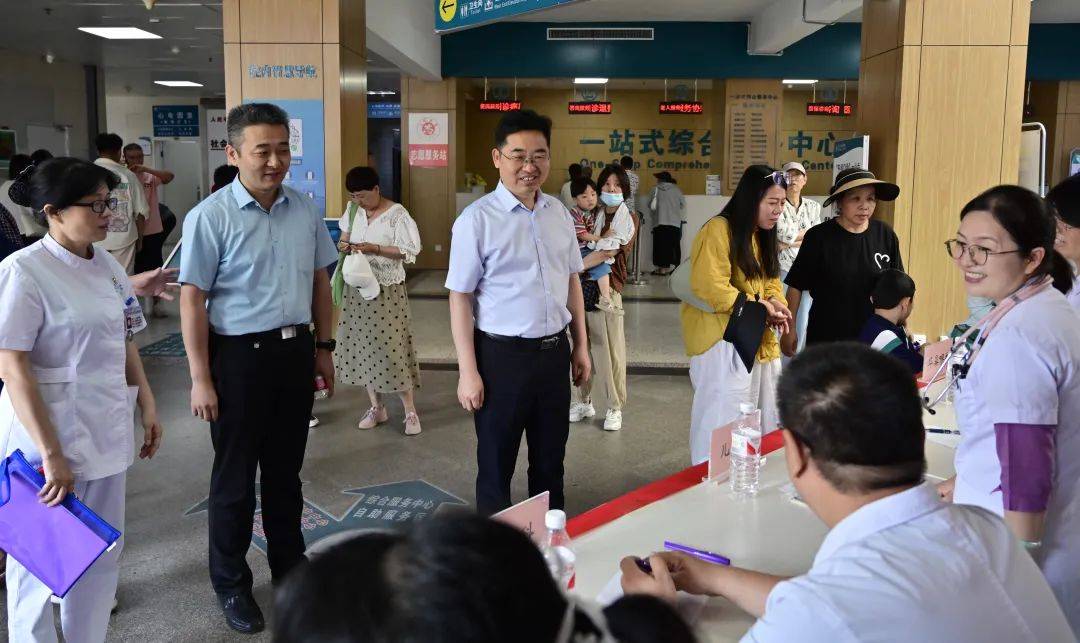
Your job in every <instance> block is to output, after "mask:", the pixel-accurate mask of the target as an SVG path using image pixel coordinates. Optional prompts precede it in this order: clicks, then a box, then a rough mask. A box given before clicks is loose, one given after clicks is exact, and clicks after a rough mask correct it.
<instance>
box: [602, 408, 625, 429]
mask: <svg viewBox="0 0 1080 643" xmlns="http://www.w3.org/2000/svg"><path fill="white" fill-rule="evenodd" d="M621 428H622V411H620V410H619V409H608V412H607V417H606V418H604V430H605V431H618V430H619V429H621Z"/></svg>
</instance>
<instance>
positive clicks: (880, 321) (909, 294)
mask: <svg viewBox="0 0 1080 643" xmlns="http://www.w3.org/2000/svg"><path fill="white" fill-rule="evenodd" d="M870 301H871V302H873V304H874V313H873V314H872V315H870V318H869V319H867V320H866V324H864V325H863V329H862V333H860V334H859V341H860V342H862V343H864V344H869V345H870V346H871V348H874V349H875V350H879V351H881V352H883V353H888V354H889V355H892V356H893V357H896V358H897V359H899V360H900V361H902V362H904V364H906V365H907V366H908V367H909V368H910V369H911V372H912V374H918V373H920V372H922V370H923V356H922V347H921V346H919V345H918V344H916V343H915V342H913V341H912V340H911V337H910V336H909V335H908V333H907V329H906V328H905V325H906V324H907V320H908V317H910V316H911V311H912V309H913V308H914V307H915V282H914V281H913V280H912V279H911V277H910V276H909V275H908V274H907V273H905V272H904V271H902V270H895V269H893V270H886V271H884V272H882V273H881V275H879V276H878V279H877V282H876V283H875V284H874V289H873V290H872V291H871V292H870Z"/></svg>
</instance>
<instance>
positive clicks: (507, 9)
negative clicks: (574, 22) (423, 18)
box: [435, 0, 580, 33]
mask: <svg viewBox="0 0 1080 643" xmlns="http://www.w3.org/2000/svg"><path fill="white" fill-rule="evenodd" d="M579 1H580V0H435V31H437V32H440V33H441V32H445V31H455V30H457V29H465V28H467V27H476V26H478V25H482V24H484V23H487V22H493V21H495V20H505V19H506V18H511V17H514V16H519V15H521V14H523V13H529V12H530V11H539V10H540V9H550V8H552V7H557V6H559V5H562V4H570V3H571V2H579Z"/></svg>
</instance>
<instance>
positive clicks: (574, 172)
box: [566, 163, 581, 181]
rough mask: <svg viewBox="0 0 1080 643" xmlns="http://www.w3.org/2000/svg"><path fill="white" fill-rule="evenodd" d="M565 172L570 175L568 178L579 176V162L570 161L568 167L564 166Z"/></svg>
mask: <svg viewBox="0 0 1080 643" xmlns="http://www.w3.org/2000/svg"><path fill="white" fill-rule="evenodd" d="M566 171H567V173H568V174H569V175H570V180H571V181H573V180H574V179H579V178H581V163H571V164H570V167H568V168H566Z"/></svg>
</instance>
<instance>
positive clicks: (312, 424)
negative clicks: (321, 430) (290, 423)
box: [307, 415, 320, 429]
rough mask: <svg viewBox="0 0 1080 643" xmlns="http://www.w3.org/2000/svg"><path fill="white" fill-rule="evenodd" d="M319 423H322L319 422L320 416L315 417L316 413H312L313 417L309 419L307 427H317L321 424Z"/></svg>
mask: <svg viewBox="0 0 1080 643" xmlns="http://www.w3.org/2000/svg"><path fill="white" fill-rule="evenodd" d="M319 423H320V422H319V418H317V417H315V416H314V415H312V416H311V419H310V420H308V423H307V428H309V429H314V428H315V427H317V426H319Z"/></svg>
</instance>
